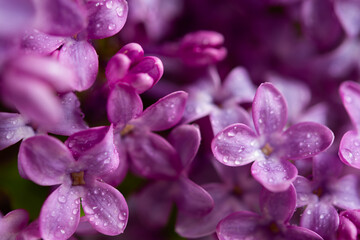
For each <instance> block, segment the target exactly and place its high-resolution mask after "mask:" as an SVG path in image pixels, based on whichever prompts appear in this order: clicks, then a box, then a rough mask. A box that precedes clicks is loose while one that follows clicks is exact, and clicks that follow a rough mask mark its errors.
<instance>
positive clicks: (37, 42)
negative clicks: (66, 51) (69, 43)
mask: <svg viewBox="0 0 360 240" xmlns="http://www.w3.org/2000/svg"><path fill="white" fill-rule="evenodd" d="M64 42H65V38H64V37H57V36H52V35H48V34H46V33H43V32H40V31H38V30H36V29H29V30H27V31H25V34H24V36H23V38H22V41H21V47H22V48H23V49H24V50H25V52H28V53H37V54H41V55H50V54H51V53H53V52H54V51H55V50H56V49H58V48H59V47H60V46H61V45H62V44H63V43H64Z"/></svg>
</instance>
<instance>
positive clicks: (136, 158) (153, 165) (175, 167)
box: [125, 132, 182, 179]
mask: <svg viewBox="0 0 360 240" xmlns="http://www.w3.org/2000/svg"><path fill="white" fill-rule="evenodd" d="M125 144H126V146H127V151H128V154H129V156H130V158H131V164H132V167H133V168H134V171H135V172H136V173H137V174H140V175H141V176H144V177H149V178H160V179H164V178H173V177H175V176H177V175H178V173H179V172H180V171H181V170H182V169H181V163H180V159H179V156H178V154H177V152H176V150H175V149H174V147H173V146H171V145H170V143H168V142H167V141H166V140H165V139H164V138H162V137H160V136H159V135H157V134H154V133H152V132H140V133H138V134H135V135H133V136H128V137H126V140H125Z"/></svg>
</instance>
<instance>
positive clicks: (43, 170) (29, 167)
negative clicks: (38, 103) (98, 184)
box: [19, 135, 75, 186]
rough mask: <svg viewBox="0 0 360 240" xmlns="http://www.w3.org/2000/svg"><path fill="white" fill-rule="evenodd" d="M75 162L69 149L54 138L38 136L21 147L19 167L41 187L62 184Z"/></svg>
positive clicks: (29, 139)
mask: <svg viewBox="0 0 360 240" xmlns="http://www.w3.org/2000/svg"><path fill="white" fill-rule="evenodd" d="M74 161H75V160H74V158H73V157H72V155H71V153H70V151H69V149H68V148H67V147H66V146H65V145H64V144H63V143H62V142H60V141H59V140H58V139H56V138H54V137H50V136H47V135H37V136H34V137H31V138H28V139H26V140H24V141H23V142H22V143H21V145H20V150H19V165H21V167H22V169H23V171H24V172H25V175H26V176H27V177H28V178H29V179H30V180H32V181H33V182H35V183H37V184H39V185H43V186H47V185H56V184H60V183H62V182H63V177H64V175H65V173H66V169H67V168H68V166H69V165H71V164H73V163H74Z"/></svg>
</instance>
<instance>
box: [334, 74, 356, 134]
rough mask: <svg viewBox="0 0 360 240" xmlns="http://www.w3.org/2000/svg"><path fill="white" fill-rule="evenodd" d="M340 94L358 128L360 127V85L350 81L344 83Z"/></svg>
mask: <svg viewBox="0 0 360 240" xmlns="http://www.w3.org/2000/svg"><path fill="white" fill-rule="evenodd" d="M339 92H340V96H341V100H342V102H343V104H344V106H345V109H346V111H347V112H348V114H349V116H350V118H351V121H352V123H353V124H354V126H355V127H356V128H357V127H358V126H359V125H360V85H359V84H358V83H355V82H350V81H347V82H343V83H342V84H341V85H340V89H339Z"/></svg>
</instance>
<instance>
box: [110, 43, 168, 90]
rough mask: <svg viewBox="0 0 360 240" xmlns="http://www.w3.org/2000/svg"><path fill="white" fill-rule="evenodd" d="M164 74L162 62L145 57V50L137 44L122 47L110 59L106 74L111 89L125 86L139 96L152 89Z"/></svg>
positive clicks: (155, 58) (154, 58)
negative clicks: (120, 85) (119, 85)
mask: <svg viewBox="0 0 360 240" xmlns="http://www.w3.org/2000/svg"><path fill="white" fill-rule="evenodd" d="M163 73H164V66H163V64H162V62H161V60H160V59H159V58H157V57H152V56H148V57H144V50H143V49H142V47H141V46H140V45H139V44H137V43H129V44H127V45H125V46H124V47H122V48H121V49H120V50H119V51H118V52H117V53H116V54H115V55H114V56H113V57H112V58H111V59H110V61H109V62H108V64H107V66H106V72H105V74H106V78H107V80H108V81H109V85H110V87H113V86H114V85H116V84H124V85H127V86H131V87H132V88H134V89H135V90H136V92H137V93H139V94H140V93H143V92H145V91H147V90H149V89H150V88H152V87H153V86H154V85H155V84H156V83H157V82H158V81H159V79H160V78H161V76H162V75H163Z"/></svg>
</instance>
